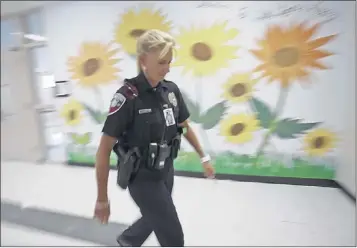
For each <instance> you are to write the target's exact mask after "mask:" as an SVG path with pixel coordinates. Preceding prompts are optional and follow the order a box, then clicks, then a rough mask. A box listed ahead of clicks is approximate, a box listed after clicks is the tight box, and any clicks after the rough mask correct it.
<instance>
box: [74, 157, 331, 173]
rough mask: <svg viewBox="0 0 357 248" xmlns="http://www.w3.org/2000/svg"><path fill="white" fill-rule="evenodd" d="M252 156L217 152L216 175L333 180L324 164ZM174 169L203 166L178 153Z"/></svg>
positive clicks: (84, 159)
mask: <svg viewBox="0 0 357 248" xmlns="http://www.w3.org/2000/svg"><path fill="white" fill-rule="evenodd" d="M68 157H69V162H72V163H86V164H94V161H95V158H94V156H93V155H92V156H91V155H88V154H85V153H80V152H70V153H69V154H68ZM254 161H255V157H250V156H247V155H236V154H227V153H226V154H220V155H218V156H217V157H216V158H215V160H214V166H215V169H216V172H217V174H233V175H254V176H277V177H295V178H319V179H333V178H334V177H335V171H334V169H333V168H330V167H327V166H325V165H323V164H312V163H309V162H307V161H304V160H302V159H298V158H295V159H293V160H292V163H291V165H290V166H289V167H287V166H285V165H284V164H283V163H281V162H279V161H274V160H272V159H268V158H265V157H261V158H260V159H259V162H258V163H257V166H253V162H254ZM110 166H111V167H114V168H115V167H116V158H115V155H113V156H111V160H110ZM175 169H176V170H177V171H191V172H202V166H201V163H200V161H199V158H198V156H197V154H196V153H193V152H181V153H180V156H179V157H178V158H177V159H176V160H175Z"/></svg>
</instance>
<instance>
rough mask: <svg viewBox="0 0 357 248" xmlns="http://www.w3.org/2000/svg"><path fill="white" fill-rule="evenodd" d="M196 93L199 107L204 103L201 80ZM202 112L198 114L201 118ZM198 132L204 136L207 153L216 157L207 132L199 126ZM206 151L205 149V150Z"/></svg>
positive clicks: (197, 84)
mask: <svg viewBox="0 0 357 248" xmlns="http://www.w3.org/2000/svg"><path fill="white" fill-rule="evenodd" d="M199 78H200V79H202V77H199ZM195 86H196V87H195V91H196V101H197V103H198V106H199V105H200V103H202V95H201V92H202V89H201V87H200V86H201V80H199V82H197V83H196V84H195ZM199 111H200V112H199V113H198V114H199V116H201V110H199ZM198 130H199V132H200V134H201V136H202V140H203V144H204V146H205V147H206V148H207V153H209V154H210V155H211V156H214V152H213V149H212V147H211V144H210V142H209V139H208V136H207V133H206V132H205V130H203V129H202V127H201V126H200V125H199V127H198ZM203 149H204V148H203Z"/></svg>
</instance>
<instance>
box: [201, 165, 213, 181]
mask: <svg viewBox="0 0 357 248" xmlns="http://www.w3.org/2000/svg"><path fill="white" fill-rule="evenodd" d="M202 166H203V169H204V174H205V176H206V177H208V178H214V177H215V170H214V167H213V166H212V164H211V162H210V161H207V162H204V163H202Z"/></svg>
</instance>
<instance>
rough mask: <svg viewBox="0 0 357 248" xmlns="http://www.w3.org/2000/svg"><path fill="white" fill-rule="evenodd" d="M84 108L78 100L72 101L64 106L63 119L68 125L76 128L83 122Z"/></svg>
mask: <svg viewBox="0 0 357 248" xmlns="http://www.w3.org/2000/svg"><path fill="white" fill-rule="evenodd" d="M82 111H83V106H82V104H81V103H80V102H78V101H77V100H74V99H71V100H69V101H68V102H67V103H66V104H64V105H63V107H62V110H61V113H60V115H61V117H62V118H64V120H65V123H66V125H68V126H76V125H78V124H79V123H80V122H81V119H82V118H83V116H82Z"/></svg>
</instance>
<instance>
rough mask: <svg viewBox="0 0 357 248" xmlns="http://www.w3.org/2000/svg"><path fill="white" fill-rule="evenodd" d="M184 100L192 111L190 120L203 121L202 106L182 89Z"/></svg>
mask: <svg viewBox="0 0 357 248" xmlns="http://www.w3.org/2000/svg"><path fill="white" fill-rule="evenodd" d="M181 95H182V98H183V100H184V101H185V103H186V105H187V108H188V111H190V114H191V116H190V120H191V121H193V122H196V123H201V114H200V113H201V111H200V106H199V105H198V104H196V103H195V102H193V101H192V100H191V99H190V98H189V97H188V96H187V95H186V94H185V93H183V92H182V91H181Z"/></svg>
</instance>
